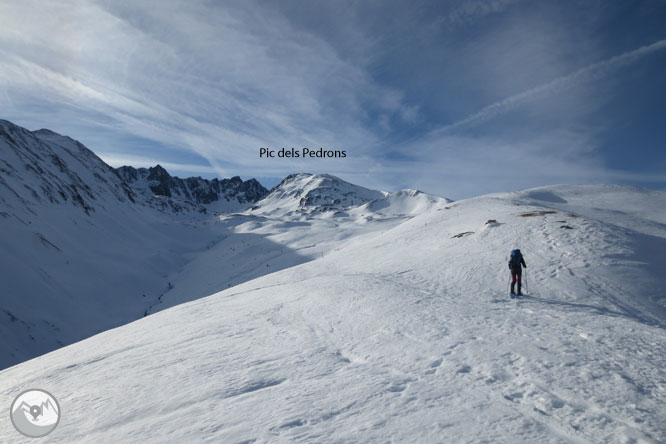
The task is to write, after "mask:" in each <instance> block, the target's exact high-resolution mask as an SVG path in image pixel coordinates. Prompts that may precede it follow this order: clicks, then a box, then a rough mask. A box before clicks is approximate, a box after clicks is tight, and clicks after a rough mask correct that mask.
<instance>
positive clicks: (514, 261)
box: [509, 250, 523, 268]
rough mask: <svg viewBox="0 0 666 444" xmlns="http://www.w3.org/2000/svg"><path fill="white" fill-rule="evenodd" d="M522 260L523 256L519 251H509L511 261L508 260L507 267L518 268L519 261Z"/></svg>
mask: <svg viewBox="0 0 666 444" xmlns="http://www.w3.org/2000/svg"><path fill="white" fill-rule="evenodd" d="M522 259H523V255H522V254H521V253H520V250H513V251H511V259H509V265H511V267H515V268H520V261H521V260H522Z"/></svg>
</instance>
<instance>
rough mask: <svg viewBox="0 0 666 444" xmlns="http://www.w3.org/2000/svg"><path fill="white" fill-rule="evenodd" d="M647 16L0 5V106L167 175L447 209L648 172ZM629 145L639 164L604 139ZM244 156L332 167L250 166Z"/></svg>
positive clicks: (650, 61)
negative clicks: (362, 193)
mask: <svg viewBox="0 0 666 444" xmlns="http://www.w3.org/2000/svg"><path fill="white" fill-rule="evenodd" d="M579 6H580V5H579ZM641 8H642V9H641ZM396 11H397V12H396ZM627 12H631V14H628V13H627ZM663 15H664V16H666V12H664V14H663ZM632 17H635V18H636V20H637V22H636V23H633V22H631V20H632V19H631V18H632ZM659 17H660V15H659V10H658V8H657V7H655V5H654V4H650V5H647V6H646V5H639V6H630V5H619V4H613V5H610V4H609V5H607V6H606V7H604V8H597V7H595V6H593V5H592V6H585V7H580V8H573V7H572V4H569V3H567V1H565V2H563V3H561V2H554V3H549V2H523V1H517V0H516V1H514V0H474V1H471V2H470V1H462V0H460V1H454V2H446V3H442V2H434V1H427V0H426V1H419V2H413V3H410V4H406V3H404V2H400V1H393V0H386V1H385V2H380V3H376V2H355V1H351V0H350V1H347V0H341V1H340V2H334V3H322V4H320V3H303V2H299V1H290V0H284V1H281V2H265V1H262V0H248V1H234V0H232V1H230V2H224V3H217V2H179V1H176V0H163V1H159V2H157V1H148V2H135V1H130V0H114V1H111V0H63V1H60V2H57V3H56V2H49V3H44V2H39V1H37V0H25V1H21V2H13V3H3V4H0V106H2V108H3V111H4V112H5V114H4V115H3V117H4V118H9V119H10V120H15V121H16V123H19V124H22V125H24V126H28V127H30V128H38V127H49V128H51V129H53V130H56V131H59V132H62V133H65V134H68V135H70V136H73V137H75V138H78V139H80V140H81V141H83V142H84V143H86V144H88V145H89V146H90V148H91V149H93V150H94V151H96V152H99V153H101V154H102V157H104V158H105V159H107V160H108V161H110V162H112V163H114V164H116V165H117V164H118V163H127V162H129V161H131V162H133V163H135V164H136V165H140V166H145V165H147V164H148V163H150V162H152V161H155V163H161V164H162V165H170V166H171V167H172V169H175V170H177V171H182V172H183V174H203V175H208V176H212V175H218V176H229V175H242V176H246V177H248V176H260V177H265V178H269V180H279V178H280V177H281V176H284V175H286V174H288V173H291V172H295V171H315V172H316V171H321V172H327V173H331V174H337V175H340V176H341V177H343V178H346V179H348V180H351V181H354V182H356V183H359V184H361V185H365V186H369V187H376V188H386V189H389V190H392V189H395V188H396V187H412V188H413V187H420V188H423V189H424V190H425V191H428V192H433V193H436V194H445V195H447V196H449V197H454V198H459V197H464V196H469V195H471V194H473V193H478V192H489V191H496V190H499V189H503V190H507V189H516V188H519V187H529V186H534V185H544V184H546V183H552V182H586V181H592V180H593V181H604V180H606V181H624V182H629V183H636V182H640V180H641V177H644V178H652V179H654V178H659V177H660V175H659V174H657V173H655V168H656V167H655V165H659V162H661V163H663V164H665V165H666V160H664V156H663V155H662V156H661V158H660V157H659V154H658V153H657V154H655V153H656V151H654V149H653V148H651V147H652V146H656V145H655V143H656V142H654V141H655V140H659V136H660V134H661V133H660V132H659V131H660V130H659V129H658V128H657V126H656V125H654V124H652V123H651V122H652V120H651V119H654V118H655V116H657V115H658V114H659V112H658V111H657V112H655V107H658V103H659V101H658V99H655V98H654V97H657V98H658V97H661V96H660V94H662V95H663V96H666V93H660V92H659V91H661V90H664V91H666V88H660V87H661V86H663V80H660V79H661V78H663V75H661V73H663V69H660V65H659V60H660V58H661V59H663V57H662V55H663V54H664V51H662V49H664V48H665V47H666V40H664V38H665V37H666V36H665V35H664V33H663V31H661V27H660V26H658V24H659V22H660V21H659ZM625 22H626V23H625ZM618 24H621V26H620V25H618ZM618 26H620V31H616V29H617V28H618ZM637 26H640V27H641V33H632V32H628V31H631V30H632V29H635V28H636V27H637ZM618 35H623V38H622V39H618V38H617V36H618ZM620 40H621V41H620ZM632 47H633V48H635V49H628V48H632ZM612 54H618V55H616V56H611V55H612ZM621 67H625V68H626V69H620V68H621ZM636 78H641V80H640V82H639V81H638V80H636ZM660 82H661V83H660ZM626 85H632V86H631V87H632V88H633V89H632V90H631V92H627V93H626V94H624V95H623V89H624V88H625V86H626ZM644 89H650V90H651V91H653V92H654V94H645V93H643V94H642V95H641V94H640V93H641V92H643V90H644ZM628 104H629V105H633V106H627V105H628ZM650 107H651V111H650V112H648V111H642V110H643V109H644V108H645V109H646V110H647V109H648V108H650ZM629 112H632V113H633V115H627V113H629ZM634 117H636V118H634ZM618 121H620V122H621V123H622V124H623V125H624V126H629V127H631V126H632V125H633V127H632V128H633V129H631V131H633V132H631V136H630V135H629V133H630V130H623V131H625V133H622V134H620V136H622V137H617V134H614V133H613V134H612V131H613V129H614V128H619V127H620V125H617V122H618ZM637 122H642V123H640V125H639V124H638V123H637ZM645 122H650V125H651V126H647V125H648V123H645ZM646 128H647V131H646ZM662 132H663V131H662ZM611 134H612V136H611ZM646 134H647V136H644V135H646ZM637 135H638V136H640V137H642V139H641V140H640V141H637V142H636V144H639V143H640V144H646V143H647V144H648V145H649V146H648V148H646V149H643V150H642V154H644V155H645V154H646V153H647V154H651V155H652V156H651V159H652V161H651V162H644V163H642V164H641V163H640V162H639V161H636V159H637V156H633V157H632V156H630V155H627V154H626V153H625V152H624V151H623V150H622V147H621V146H614V145H613V143H620V141H622V140H633V139H631V137H634V138H636V137H637ZM665 135H666V134H665ZM648 136H649V137H648ZM616 141H618V142H616ZM650 144H651V145H650ZM264 146H268V147H271V148H280V147H283V146H284V147H292V146H293V147H315V148H318V147H324V148H327V149H339V150H342V149H344V150H346V151H347V153H348V157H347V158H345V159H332V160H331V159H327V160H322V159H302V158H299V159H289V160H286V159H272V160H267V159H261V158H259V148H260V147H264ZM634 148H635V147H634ZM651 150H652V151H651ZM623 160H629V161H633V164H632V166H631V168H630V170H626V171H625V170H623V169H622V166H623ZM655 160H656V161H655ZM624 163H626V164H627V165H628V164H629V163H630V162H624ZM618 164H619V165H620V167H618Z"/></svg>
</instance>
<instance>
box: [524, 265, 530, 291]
mask: <svg viewBox="0 0 666 444" xmlns="http://www.w3.org/2000/svg"><path fill="white" fill-rule="evenodd" d="M525 291H526V292H527V294H530V289H529V287H528V286H527V267H525Z"/></svg>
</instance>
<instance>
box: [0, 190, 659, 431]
mask: <svg viewBox="0 0 666 444" xmlns="http://www.w3.org/2000/svg"><path fill="white" fill-rule="evenodd" d="M592 203H594V205H592ZM665 204H666V197H665V194H664V193H647V192H645V193H644V192H642V191H640V190H633V189H628V188H626V187H622V188H614V187H548V188H544V189H537V190H529V191H526V192H523V193H513V194H501V195H490V196H482V197H480V198H475V199H470V200H467V201H461V202H457V203H453V204H449V205H447V208H443V207H439V208H437V207H435V208H431V209H430V210H428V211H424V212H423V214H421V215H419V216H416V217H407V218H402V219H397V220H394V221H393V222H392V223H391V224H390V225H388V226H386V229H385V230H381V231H378V230H374V229H368V230H367V231H363V232H359V231H358V230H357V228H353V226H351V225H350V226H348V227H347V228H345V225H344V224H341V223H335V224H328V222H325V221H317V220H311V221H309V222H308V224H307V225H303V226H302V227H301V228H302V229H304V230H305V231H303V232H302V233H301V234H298V233H300V232H297V233H294V231H293V230H294V227H295V226H294V225H289V224H287V225H282V226H280V225H279V224H278V223H276V222H275V221H274V220H272V219H270V218H268V219H262V220H259V219H257V220H255V222H256V224H253V225H252V226H247V225H243V224H244V223H245V222H243V221H245V219H244V218H245V217H246V216H244V217H243V218H240V219H234V220H233V221H231V220H228V219H223V220H222V222H221V223H232V224H236V225H233V226H234V227H236V228H233V229H235V230H240V231H244V232H246V233H248V234H251V233H255V234H257V233H261V234H264V235H268V237H269V238H270V239H272V242H275V243H276V244H278V245H279V244H280V243H281V242H282V243H283V244H282V245H285V246H289V248H290V250H297V249H298V248H303V249H305V250H314V251H313V252H311V255H310V256H305V257H300V258H294V261H293V263H290V264H289V265H293V266H292V267H290V268H286V269H283V270H281V271H278V272H275V273H271V274H267V275H264V276H261V274H264V273H263V272H258V271H256V270H254V269H252V267H249V268H247V269H243V270H241V271H240V272H238V274H237V275H238V276H241V275H245V276H246V277H248V276H250V275H251V274H252V273H257V276H260V277H257V278H256V279H252V280H247V279H246V282H244V283H241V284H239V285H235V286H233V287H232V288H229V289H227V290H225V291H222V292H219V293H217V294H214V295H212V296H210V297H207V298H204V299H197V300H193V301H191V302H186V301H187V300H188V295H187V289H188V288H189V287H190V286H195V285H205V286H208V287H206V288H215V287H217V288H220V286H221V285H223V283H225V282H226V279H228V278H229V273H230V272H229V271H228V268H229V263H221V262H220V258H226V257H228V256H227V253H223V251H224V252H228V251H229V249H230V248H239V249H240V250H243V249H244V248H247V250H243V251H244V253H242V255H241V256H239V258H248V257H252V256H251V255H254V254H255V253H256V250H254V249H253V247H252V245H255V244H252V242H250V243H247V244H245V245H240V244H239V243H238V242H240V239H241V238H229V239H227V240H222V241H221V242H219V243H218V244H216V246H215V247H213V248H211V249H210V250H209V251H208V252H207V253H204V254H203V255H201V256H198V257H197V258H195V259H194V260H193V261H192V262H191V263H190V265H188V266H185V267H184V268H183V270H182V271H181V272H180V273H179V274H178V276H176V277H174V289H173V290H172V293H171V292H167V293H166V294H165V298H164V299H165V301H164V305H165V308H166V306H168V305H174V304H176V303H179V302H186V303H184V304H181V305H177V306H175V307H172V308H170V309H166V310H163V311H161V312H158V313H156V314H154V315H152V316H149V317H146V318H144V319H142V320H139V321H136V322H133V323H131V324H128V325H125V326H123V327H119V328H117V329H114V330H109V331H106V332H104V333H101V334H99V335H97V336H95V337H92V338H90V339H87V340H85V341H81V342H79V343H76V344H73V345H71V346H68V347H65V348H63V349H60V350H57V351H55V352H52V353H49V354H47V355H45V356H42V357H39V358H36V359H33V360H31V361H28V362H25V363H23V364H20V365H18V366H15V367H12V368H9V369H7V370H4V371H2V372H1V373H0V375H1V376H0V389H1V391H2V393H3V399H4V400H5V401H6V405H9V404H10V403H11V399H12V398H13V396H15V395H16V394H18V393H19V392H20V391H21V390H22V389H25V388H27V387H41V388H45V389H47V390H49V391H50V392H51V393H53V394H54V395H55V396H56V397H57V398H58V400H59V402H60V404H61V408H62V411H63V419H62V421H61V423H60V425H59V426H58V428H57V429H56V430H55V431H54V432H53V433H52V434H51V435H49V442H54V443H58V442H67V443H75V442H81V443H84V442H113V441H117V442H146V443H162V442H229V443H242V442H243V443H250V442H252V443H268V442H271V443H272V442H327V443H328V442H332V443H351V442H364V443H365V442H381V443H384V442H396V443H397V442H400V443H402V442H414V443H424V442H456V443H457V442H475V443H478V442H493V443H495V442H497V443H503V442H505V443H517V442H529V443H533V442H539V443H570V442H579V443H625V442H626V443H630V442H635V443H658V442H666V423H665V421H664V418H666V402H665V401H666V373H665V371H664V367H665V364H666V362H665V357H666V333H665V327H666V316H665V315H664V294H663V291H664V290H663V289H664V288H666V287H665V286H666V277H664V275H663V271H664V270H663V269H660V267H661V266H662V265H663V264H664V261H663V258H662V257H661V256H659V254H663V253H658V251H659V250H654V249H653V246H654V245H656V246H657V247H660V246H663V245H664V239H665V238H666V220H665V219H666V216H664V214H663V210H659V209H660V208H661V209H663V208H664V207H666V205H665ZM618 207H621V208H624V207H626V208H624V211H623V212H622V214H616V213H613V211H612V210H613V209H614V208H618ZM541 209H549V210H550V209H552V210H554V211H557V212H556V213H555V214H545V215H540V216H531V217H522V216H521V214H524V213H526V212H530V211H537V210H541ZM573 214H575V216H574V215H573ZM247 217H249V216H247ZM489 219H496V220H497V223H496V224H485V222H486V221H487V220H489ZM632 219H633V220H634V223H633V224H631V223H630V222H631V221H632ZM225 220H226V222H225ZM253 220H254V219H253ZM561 221H564V222H561ZM563 225H568V226H571V227H572V228H571V229H567V228H561V226H563ZM303 227H304V228H303ZM345 230H347V231H345ZM355 230H356V231H355ZM240 231H239V232H240ZM463 232H471V234H467V235H465V236H463V237H460V238H456V237H454V236H455V235H456V234H459V233H463ZM336 233H341V234H342V235H341V236H340V238H339V239H337V240H335V239H332V237H334V236H335V234H336ZM255 239H256V241H257V242H263V240H261V239H264V238H263V237H262V238H261V239H260V238H259V237H257V238H255ZM646 239H648V240H650V242H647V241H646ZM229 242H232V244H230V243H229ZM253 242H254V241H253ZM313 245H314V246H313ZM513 248H520V249H521V250H522V251H523V253H524V254H525V259H526V261H527V264H528V268H527V270H526V272H527V275H526V276H525V275H524V277H527V284H528V285H527V287H528V289H529V290H528V291H527V294H526V296H524V297H522V298H518V299H516V300H510V299H508V296H507V293H508V274H509V273H508V268H507V265H506V259H507V258H506V257H505V255H506V254H507V253H508V251H509V250H511V249H513ZM262 251H264V252H265V251H268V252H267V253H266V252H265V254H268V255H269V256H270V255H271V254H273V253H271V251H272V252H275V250H274V249H273V250H271V249H269V250H262ZM655 251H656V252H655ZM661 251H664V250H661ZM248 252H250V253H248ZM281 257H283V256H281V255H280V254H278V255H276V256H275V261H276V262H275V264H276V265H277V263H278V262H279V260H280V258H281ZM307 261H309V262H307ZM258 262H260V263H261V266H262V267H263V266H264V265H265V263H272V262H271V258H270V257H268V258H263V259H261V260H260V261H258ZM238 263H239V264H240V259H239V262H238ZM216 268H222V270H220V272H219V275H215V273H213V272H214V270H215V269H216ZM264 268H265V267H264ZM201 270H204V271H205V273H204V274H205V275H206V276H207V277H208V282H205V283H203V284H201V276H202V274H201V273H202V271H201ZM658 271H662V273H661V274H660V273H658ZM234 273H236V272H234ZM238 279H239V280H240V277H239V278H238ZM197 283H198V284H197ZM199 291H200V289H197V290H196V292H199ZM169 293H171V294H169ZM191 299H193V298H190V299H189V300H191ZM5 441H11V442H30V441H29V440H27V439H26V440H23V441H21V437H20V436H19V435H18V434H16V432H15V431H14V430H13V429H12V428H11V424H9V422H8V419H7V421H3V422H0V442H5Z"/></svg>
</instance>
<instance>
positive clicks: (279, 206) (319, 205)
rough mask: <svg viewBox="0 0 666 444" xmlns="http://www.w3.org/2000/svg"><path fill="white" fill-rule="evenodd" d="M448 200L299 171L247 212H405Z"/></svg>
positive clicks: (284, 214)
mask: <svg viewBox="0 0 666 444" xmlns="http://www.w3.org/2000/svg"><path fill="white" fill-rule="evenodd" d="M447 202H450V200H448V199H444V198H441V197H437V196H432V195H429V194H426V193H423V192H421V191H418V190H402V191H398V192H396V193H388V192H384V191H376V190H370V189H368V188H364V187H361V186H358V185H354V184H351V183H349V182H346V181H344V180H342V179H340V178H338V177H335V176H331V175H330V174H310V173H299V174H291V175H289V176H287V177H286V178H285V179H284V180H283V181H282V182H281V183H280V184H279V185H277V186H276V187H275V188H274V189H273V190H271V192H270V194H268V195H267V196H266V197H264V198H263V199H262V200H260V201H259V202H257V204H256V205H254V206H253V207H252V208H251V209H250V213H251V214H257V215H262V216H269V217H301V216H312V215H320V216H321V215H325V214H326V215H329V216H331V215H332V216H334V217H339V216H349V215H350V214H353V215H356V216H368V217H371V216H377V215H379V216H387V215H388V216H397V215H401V216H404V215H410V214H412V215H413V214H417V213H419V212H422V211H425V210H427V209H430V208H432V207H433V206H437V205H443V204H446V203H447Z"/></svg>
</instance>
